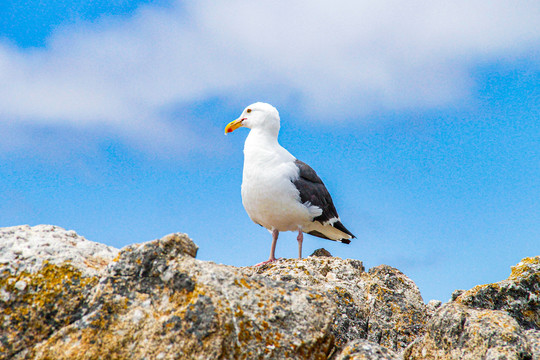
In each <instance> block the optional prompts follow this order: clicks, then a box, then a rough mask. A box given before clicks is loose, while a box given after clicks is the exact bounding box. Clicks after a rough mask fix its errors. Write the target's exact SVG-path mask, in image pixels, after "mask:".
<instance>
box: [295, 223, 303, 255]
mask: <svg viewBox="0 0 540 360" xmlns="http://www.w3.org/2000/svg"><path fill="white" fill-rule="evenodd" d="M296 240H298V258H299V259H301V258H302V242H303V241H304V233H303V232H302V229H298V237H297V238H296Z"/></svg>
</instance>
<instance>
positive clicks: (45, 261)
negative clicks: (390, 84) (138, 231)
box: [0, 226, 540, 360]
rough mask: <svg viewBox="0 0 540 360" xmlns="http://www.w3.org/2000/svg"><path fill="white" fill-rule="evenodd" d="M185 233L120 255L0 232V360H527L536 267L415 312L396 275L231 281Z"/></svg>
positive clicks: (534, 336)
mask: <svg viewBox="0 0 540 360" xmlns="http://www.w3.org/2000/svg"><path fill="white" fill-rule="evenodd" d="M197 249H198V248H197V246H196V245H195V244H194V243H193V241H192V240H191V239H189V237H187V235H185V234H179V233H177V234H171V235H168V236H166V237H164V238H162V239H159V240H154V241H150V242H147V243H143V244H135V245H131V246H128V247H126V248H124V249H122V250H120V251H119V250H117V249H114V248H110V247H107V246H105V245H101V244H96V243H92V242H90V241H88V240H86V239H84V238H82V237H80V236H78V235H77V234H76V233H75V232H73V231H66V230H64V229H61V228H58V227H54V226H37V227H33V228H30V227H28V226H21V227H13V228H0V360H4V359H6V360H7V359H102V358H111V359H281V358H284V359H285V358H287V359H327V358H330V359H333V360H345V359H348V360H351V359H398V358H404V359H407V360H408V359H523V360H526V359H532V360H540V329H539V328H538V325H539V323H538V319H539V317H540V314H539V308H538V297H539V295H540V294H539V288H538V286H539V276H540V257H533V258H527V259H524V260H523V261H522V262H521V263H519V264H518V265H516V266H515V267H514V268H513V270H512V274H511V275H510V277H509V278H508V279H507V280H504V281H501V282H499V283H496V284H489V285H483V286H477V287H475V288H473V289H471V290H467V291H465V290H463V291H459V292H456V293H455V296H453V301H451V302H449V303H446V304H441V302H440V301H431V302H430V303H429V304H428V305H425V304H424V303H423V301H422V297H421V295H420V292H419V291H418V288H417V287H416V285H415V284H414V283H413V282H412V281H411V280H410V279H409V278H407V277H406V276H405V275H404V274H403V273H401V272H400V271H399V270H397V269H394V268H392V267H390V266H386V265H380V266H377V267H374V268H372V269H370V270H369V271H368V272H366V271H365V270H364V266H363V264H362V262H361V261H358V260H350V259H346V260H343V259H339V258H335V257H331V256H328V255H329V254H326V253H325V252H322V251H321V252H319V253H320V254H318V255H326V256H313V257H309V258H306V259H302V260H297V259H290V260H281V261H278V262H276V263H272V264H268V265H265V266H261V267H245V268H236V267H232V266H225V265H218V264H214V263H212V262H206V261H199V260H196V259H195V256H196V253H197Z"/></svg>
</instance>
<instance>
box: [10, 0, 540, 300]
mask: <svg viewBox="0 0 540 360" xmlns="http://www.w3.org/2000/svg"><path fill="white" fill-rule="evenodd" d="M0 14H2V16H1V17H0V138H1V141H0V189H1V191H0V226H13V225H20V224H31V225H37V224H44V223H45V224H55V225H59V226H62V227H64V228H68V229H74V230H76V231H77V232H78V233H79V234H81V235H83V236H85V237H87V238H88V239H90V240H93V241H99V242H103V243H107V244H109V245H113V246H116V247H122V246H125V245H128V244H131V243H135V242H143V241H147V240H151V239H155V238H158V237H161V236H163V235H165V234H168V233H171V232H186V233H188V234H189V235H190V236H191V237H192V238H193V239H194V240H195V242H196V243H197V244H198V245H199V246H200V250H199V255H198V257H199V258H200V259H203V260H211V261H215V262H218V263H225V264H231V265H251V264H254V263H256V262H259V261H262V260H265V259H266V258H267V257H268V252H269V248H270V241H271V237H270V234H269V233H268V232H266V231H265V230H264V229H262V228H260V227H259V226H257V225H255V224H253V223H251V221H250V220H249V218H248V216H247V215H246V214H245V212H244V209H243V207H242V204H241V198H240V183H241V177H242V162H243V155H242V148H243V142H244V140H245V137H246V136H247V133H248V131H247V130H246V129H239V130H237V131H236V132H234V133H233V134H230V135H228V136H224V135H223V128H224V126H225V125H226V124H227V123H228V122H229V121H231V120H233V119H235V118H236V117H237V116H238V115H239V114H240V112H241V111H242V110H243V108H244V107H245V106H247V105H249V104H250V103H253V102H255V101H265V102H269V103H272V104H273V105H274V106H276V107H277V108H278V110H279V111H280V115H281V119H282V128H281V134H280V142H281V144H282V145H283V146H284V147H286V148H287V149H289V150H290V151H291V152H292V153H293V154H294V155H295V156H296V157H298V158H299V159H301V160H303V161H305V162H307V163H308V164H310V165H311V166H312V167H313V168H315V169H316V170H317V172H318V173H319V175H320V176H321V178H322V179H323V180H324V181H325V183H326V185H327V187H328V188H329V190H330V192H331V194H332V196H333V198H334V202H335V203H336V205H337V208H338V212H339V213H340V216H341V218H342V220H343V223H344V224H345V225H346V226H347V227H348V228H349V229H350V230H351V231H352V232H353V233H355V235H356V236H357V237H358V239H356V240H355V241H353V243H351V244H350V245H348V246H347V245H343V244H338V243H333V242H330V241H325V240H321V239H318V238H314V237H310V236H309V237H308V238H306V240H305V241H304V254H305V255H309V254H310V253H311V252H312V251H313V250H315V249H317V248H319V247H325V248H326V249H328V250H329V251H330V252H331V253H332V254H334V255H336V256H340V257H343V258H347V257H350V258H355V259H360V260H362V261H364V263H365V265H366V266H367V267H372V266H376V265H379V264H382V263H385V264H388V265H391V266H394V267H397V268H399V269H400V270H402V271H403V272H404V273H405V274H407V275H408V276H409V277H411V278H412V279H413V280H414V281H415V282H416V283H417V285H418V286H419V287H420V289H421V291H422V294H423V296H424V300H425V301H428V300H430V299H433V298H436V299H441V300H447V299H448V298H449V297H450V294H451V293H452V291H453V290H454V289H458V288H470V287H472V286H474V285H477V284H483V283H488V282H494V281H499V280H501V279H504V278H506V277H507V276H508V274H509V271H510V266H512V265H514V264H516V263H517V262H519V260H520V259H522V258H523V257H526V256H534V255H538V254H539V253H540V201H538V199H540V182H539V180H538V179H539V178H540V85H539V84H540V30H539V29H538V25H537V24H538V23H540V3H538V2H536V1H517V2H510V1H508V2H505V1H495V2H493V1H489V2H488V1H456V2H452V3H451V4H450V3H448V2H443V1H431V2H422V1H412V2H407V3H406V4H404V3H401V2H393V1H388V2H379V3H373V2H367V1H365V2H364V1H360V2H358V1H356V2H352V1H338V2H332V3H331V4H330V3H324V2H319V3H316V4H313V3H312V2H303V1H291V2H288V3H287V5H278V4H277V3H275V2H270V1H262V2H257V3H253V2H244V1H232V2H206V1H201V2H197V3H186V2H176V1H165V0H163V1H157V2H152V1H107V2H106V1H92V2H89V1H72V2H65V1H48V0H44V1H27V2H15V1H7V2H2V3H1V4H0ZM296 246H297V245H296V241H295V235H294V234H293V233H282V234H281V235H280V240H279V241H278V246H277V255H278V256H282V257H294V256H295V254H296Z"/></svg>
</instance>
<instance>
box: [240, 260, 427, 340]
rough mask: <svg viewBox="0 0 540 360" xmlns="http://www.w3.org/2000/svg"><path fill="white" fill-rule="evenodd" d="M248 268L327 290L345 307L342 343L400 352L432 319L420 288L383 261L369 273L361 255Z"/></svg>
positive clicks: (337, 328) (338, 328)
mask: <svg viewBox="0 0 540 360" xmlns="http://www.w3.org/2000/svg"><path fill="white" fill-rule="evenodd" d="M243 271H244V273H245V274H248V275H250V276H254V275H264V276H266V277H269V278H272V279H276V280H281V281H284V282H288V283H292V284H296V285H298V286H303V287H309V288H315V289H318V290H320V291H322V292H324V293H326V294H327V296H329V298H330V299H332V301H333V302H334V303H335V304H336V305H337V307H338V310H339V316H337V317H336V319H335V321H334V324H333V326H332V331H333V333H334V335H335V336H336V344H337V345H338V346H343V345H345V344H346V343H347V342H348V341H350V340H354V339H367V340H369V341H372V342H374V343H378V344H381V345H383V346H386V347H388V348H389V349H392V350H396V351H400V350H402V349H403V348H405V346H407V345H408V344H409V343H410V342H411V341H413V340H414V339H415V338H416V337H417V336H419V335H421V334H422V330H423V327H424V325H425V322H426V306H425V305H424V302H423V301H422V296H421V295H420V291H419V290H418V287H417V286H416V285H415V284H414V282H412V281H411V280H410V279H409V278H407V277H406V276H405V275H404V274H403V273H401V272H400V271H399V270H397V269H394V268H392V267H390V266H386V265H380V266H377V267H374V268H372V269H370V270H369V272H367V273H366V272H365V271H364V266H363V265H362V262H361V261H358V260H351V259H346V260H343V259H340V258H336V257H308V258H305V259H301V260H297V259H287V260H280V261H277V262H275V263H271V264H267V265H264V266H261V267H247V268H243Z"/></svg>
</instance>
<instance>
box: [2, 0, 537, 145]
mask: <svg viewBox="0 0 540 360" xmlns="http://www.w3.org/2000/svg"><path fill="white" fill-rule="evenodd" d="M539 23H540V3H539V2H538V1H512V2H511V1H485V0H484V1H452V2H448V1H408V2H401V1H376V2H374V1H334V2H332V3H330V2H313V1H290V2H287V4H286V5H280V4H279V3H276V2H274V1H260V2H248V1H240V0H237V1H227V2H212V1H200V2H189V3H186V4H180V3H177V4H176V5H175V6H173V7H172V8H166V9H165V8H159V7H151V6H145V7H142V8H140V9H139V10H138V11H137V12H136V14H134V15H133V16H132V17H130V18H120V19H115V18H104V19H102V20H100V21H99V22H97V23H83V24H78V25H70V26H65V27H60V28H58V29H57V30H56V31H55V32H54V33H53V34H52V35H51V37H50V39H49V42H48V46H46V47H45V48H40V49H19V48H17V47H14V46H10V45H8V44H7V43H3V44H0V124H2V122H4V123H6V122H13V121H15V122H18V123H22V124H26V125H28V124H30V125H32V124H39V125H45V126H68V127H76V128H85V127H92V128H99V127H104V128H107V129H109V131H112V132H115V133H118V134H122V135H124V136H126V137H128V138H134V139H138V140H137V141H139V140H141V139H147V140H148V139H153V140H156V139H157V140H159V141H165V142H172V143H181V144H184V145H181V146H180V147H182V146H183V147H189V146H192V145H193V143H194V142H195V140H201V139H202V138H206V136H207V134H201V135H200V136H198V135H197V129H196V128H195V127H193V126H192V127H189V126H186V121H185V119H173V118H172V117H171V115H170V109H171V108H175V107H176V106H178V105H185V104H189V103H191V102H193V101H204V100H205V99H209V98H212V97H221V98H227V99H231V102H237V103H241V107H242V106H244V105H245V104H244V102H245V101H246V100H245V99H250V100H254V97H260V98H265V99H280V100H283V99H287V98H295V99H299V101H300V106H301V107H302V108H303V109H304V110H306V111H307V112H308V113H309V114H310V115H314V114H315V113H316V112H318V111H320V112H321V113H322V114H324V115H328V114H330V113H334V114H335V113H337V114H340V115H343V114H346V113H351V112H352V113H356V114H358V113H364V114H365V113H370V112H373V111H378V110H380V109H381V108H382V109H391V110H396V109H397V110H399V109H402V108H407V107H428V108H429V107H434V106H439V105H445V104H449V103H452V102H453V101H456V100H457V99H460V98H463V97H464V96H466V95H467V92H468V91H469V89H470V86H471V84H470V81H471V80H470V79H469V75H468V74H469V71H470V70H471V69H472V68H473V67H474V66H476V65H478V64H479V63H482V62H489V61H497V59H500V58H508V57H513V56H519V55H520V54H523V53H526V52H527V51H531V49H538V46H539V44H540V32H539V31H538V24H539ZM241 107H240V108H241ZM240 108H239V109H240ZM324 115H323V117H324ZM333 119H335V118H333ZM226 120H227V119H226ZM224 121H225V120H224ZM201 123H202V124H203V125H205V126H207V127H210V126H216V125H217V124H212V121H210V120H209V121H207V122H206V123H205V122H204V121H201ZM173 133H180V134H183V138H181V139H180V141H179V139H178V138H177V136H175V135H173Z"/></svg>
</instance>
